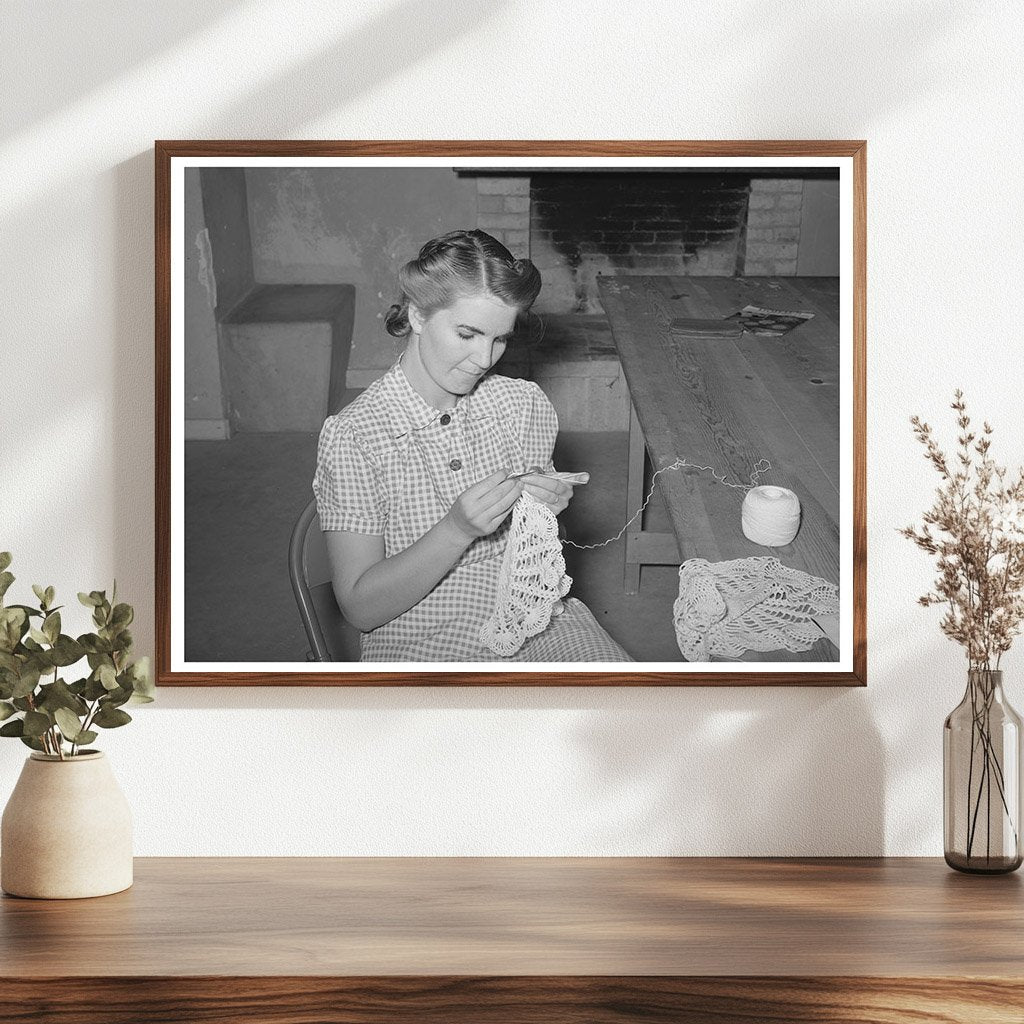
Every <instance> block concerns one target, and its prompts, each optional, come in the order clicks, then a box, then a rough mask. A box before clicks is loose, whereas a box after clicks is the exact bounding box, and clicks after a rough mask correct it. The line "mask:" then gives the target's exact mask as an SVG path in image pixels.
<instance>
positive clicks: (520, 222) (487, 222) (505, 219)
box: [476, 213, 530, 232]
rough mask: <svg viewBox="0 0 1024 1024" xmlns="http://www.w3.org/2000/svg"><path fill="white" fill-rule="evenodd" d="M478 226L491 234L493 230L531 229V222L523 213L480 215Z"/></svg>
mask: <svg viewBox="0 0 1024 1024" xmlns="http://www.w3.org/2000/svg"><path fill="white" fill-rule="evenodd" d="M476 222H477V226H478V227H480V228H481V229H482V230H484V231H487V232H490V231H491V229H492V228H505V229H508V230H511V231H524V230H528V229H529V223H530V222H529V220H528V219H527V218H526V217H524V216H523V214H521V213H478V214H477V218H476Z"/></svg>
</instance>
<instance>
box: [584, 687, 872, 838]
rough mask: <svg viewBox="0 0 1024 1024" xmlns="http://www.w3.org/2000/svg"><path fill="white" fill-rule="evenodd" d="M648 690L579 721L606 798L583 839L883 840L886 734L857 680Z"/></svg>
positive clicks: (599, 795)
mask: <svg viewBox="0 0 1024 1024" xmlns="http://www.w3.org/2000/svg"><path fill="white" fill-rule="evenodd" d="M647 700H648V698H647V697H646V696H645V694H644V692H643V691H637V692H636V693H635V694H625V695H624V696H623V697H621V698H620V699H618V700H617V701H616V705H617V707H616V708H615V712H616V713H614V714H611V713H609V714H602V715H594V716H590V717H588V718H587V719H586V720H585V722H584V724H582V725H581V726H580V727H579V729H577V731H576V734H575V736H574V739H575V741H576V743H577V744H578V746H579V747H580V752H581V756H582V758H583V759H584V761H585V762H586V763H588V764H590V765H591V766H592V770H593V782H592V784H593V789H594V793H593V799H594V801H595V802H598V803H600V804H602V805H603V806H604V808H605V810H604V811H603V813H602V814H601V816H600V821H601V827H600V831H599V832H592V833H591V834H590V835H589V836H587V837H585V838H583V839H581V845H585V846H587V847H588V848H591V849H593V850H595V851H600V852H601V853H602V854H603V855H605V856H616V855H622V854H623V853H625V852H627V851H629V850H636V849H649V850H653V851H659V852H660V853H662V854H663V855H671V856H688V857H692V856H711V855H714V856H748V857H749V856H762V857H765V856H767V857H770V856H823V857H824V856H871V855H878V854H880V853H881V852H882V850H883V846H884V838H885V778H884V761H883V757H882V741H881V737H880V736H879V734H878V730H877V729H876V727H875V724H874V722H873V721H872V718H871V715H870V712H869V706H868V701H867V695H866V694H865V692H864V691H863V690H861V689H857V690H849V689H845V688H837V689H821V688H817V687H808V688H793V687H779V688H777V689H767V688H760V687H758V688H750V687H723V688H714V689H708V688H701V689H696V690H692V689H691V690H682V691H676V692H672V693H671V694H664V695H660V699H659V700H657V701H656V703H655V704H654V706H653V707H652V706H647ZM610 710H611V709H609V711H610ZM838 723H842V725H841V728H842V729H843V731H844V732H845V733H846V734H848V735H849V737H850V743H849V745H848V747H846V748H845V749H842V748H840V747H837V745H836V742H835V731H836V728H837V724H838Z"/></svg>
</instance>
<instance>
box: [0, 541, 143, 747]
mask: <svg viewBox="0 0 1024 1024" xmlns="http://www.w3.org/2000/svg"><path fill="white" fill-rule="evenodd" d="M10 564H11V555H10V553H9V552H6V551H2V552H0V721H3V722H4V725H2V726H0V736H16V737H18V739H20V740H21V742H22V743H24V744H26V745H27V746H29V747H31V748H32V749H33V750H38V751H41V752H43V753H46V754H51V755H54V756H57V757H59V758H60V759H61V760H64V759H65V758H66V757H74V756H75V755H76V754H77V753H79V747H81V746H83V745H84V744H87V743H92V742H93V740H95V739H96V737H97V736H98V735H99V733H98V731H97V730H99V729H117V728H119V727H120V726H122V725H127V724H128V723H129V722H130V721H131V720H132V717H131V715H129V714H128V712H127V711H125V710H124V705H126V704H148V703H150V702H151V701H152V700H153V694H154V687H153V683H152V680H151V678H150V673H149V659H148V658H139V659H138V660H137V661H134V662H133V661H131V660H130V659H131V652H132V634H131V632H130V630H129V628H128V627H129V626H130V625H131V623H132V619H133V618H134V617H135V612H134V611H133V609H132V606H131V605H130V604H125V603H124V602H121V603H118V602H117V582H116V581H115V582H114V586H113V589H112V591H111V595H110V598H109V600H108V598H107V595H106V591H103V590H92V591H90V592H89V593H88V594H84V593H80V594H79V595H78V600H79V601H81V603H82V604H83V605H85V606H86V607H87V608H91V609H92V621H93V625H94V626H95V632H93V633H83V634H82V635H81V636H79V637H71V636H68V635H67V634H65V633H62V632H61V617H60V610H61V608H63V607H64V606H63V605H55V604H54V600H55V598H56V594H55V592H54V588H53V587H40V586H36V585H33V587H32V590H33V592H34V593H35V596H36V599H37V600H38V602H39V604H38V605H27V604H9V605H5V604H4V598H5V595H6V593H7V591H8V589H9V588H10V586H11V584H12V583H13V582H14V576H12V575H11V573H10V572H8V571H7V569H8V566H9V565H10ZM33 620H38V621H36V622H34V621H33ZM83 659H84V660H85V661H86V662H87V663H88V666H89V674H88V675H86V676H85V677H83V678H82V679H78V680H77V681H75V682H72V683H69V682H67V681H66V680H65V679H64V678H63V676H62V672H63V671H64V670H66V669H70V668H71V667H72V666H75V665H77V664H78V663H79V662H81V661H82V660H83ZM68 674H70V673H68ZM15 716H17V717H15ZM8 719H9V721H7V720H8Z"/></svg>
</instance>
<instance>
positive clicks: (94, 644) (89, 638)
mask: <svg viewBox="0 0 1024 1024" xmlns="http://www.w3.org/2000/svg"><path fill="white" fill-rule="evenodd" d="M99 642H100V638H99V637H98V636H97V635H96V634H95V633H83V634H82V635H81V636H80V637H79V638H78V643H79V646H80V647H81V648H82V650H84V651H85V652H86V653H87V654H96V653H97V652H99V651H100V647H99ZM104 653H107V654H109V653H110V652H109V651H106V652H104ZM89 665H90V667H91V668H95V667H96V666H95V665H93V664H92V662H91V661H90V662H89Z"/></svg>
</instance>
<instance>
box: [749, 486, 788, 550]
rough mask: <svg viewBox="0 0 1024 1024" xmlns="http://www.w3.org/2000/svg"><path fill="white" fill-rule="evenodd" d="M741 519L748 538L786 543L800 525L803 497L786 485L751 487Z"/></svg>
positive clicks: (768, 544) (774, 544)
mask: <svg viewBox="0 0 1024 1024" xmlns="http://www.w3.org/2000/svg"><path fill="white" fill-rule="evenodd" d="M741 521H742V525H743V534H744V536H745V537H746V538H747V540H750V541H753V542H754V543H755V544H763V545H765V546H766V547H769V548H780V547H783V546H784V545H786V544H788V543H789V542H790V541H791V540H792V539H793V538H794V537H795V536H796V534H797V530H799V529H800V499H799V498H798V497H797V496H796V495H795V494H794V493H793V492H792V491H791V490H788V489H787V488H785V487H772V486H763V487H751V489H750V490H749V491H747V496H746V497H745V498H744V499H743V513H742V520H741Z"/></svg>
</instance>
